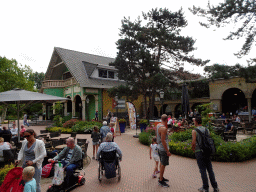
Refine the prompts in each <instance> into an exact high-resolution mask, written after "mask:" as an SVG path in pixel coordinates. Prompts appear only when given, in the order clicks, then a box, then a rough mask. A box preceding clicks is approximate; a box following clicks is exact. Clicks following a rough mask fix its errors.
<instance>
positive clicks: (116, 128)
mask: <svg viewBox="0 0 256 192" xmlns="http://www.w3.org/2000/svg"><path fill="white" fill-rule="evenodd" d="M110 123H114V124H115V126H114V136H117V134H116V133H119V135H121V131H120V128H119V123H118V118H117V117H111V119H110Z"/></svg>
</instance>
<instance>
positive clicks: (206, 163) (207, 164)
mask: <svg viewBox="0 0 256 192" xmlns="http://www.w3.org/2000/svg"><path fill="white" fill-rule="evenodd" d="M195 126H196V127H197V128H198V129H199V130H200V131H201V132H202V133H203V134H205V132H206V131H207V133H208V135H210V131H209V130H208V129H207V128H205V127H203V126H202V119H201V117H200V116H197V117H196V119H195ZM201 144H202V139H201V136H200V135H199V134H198V133H197V131H196V130H193V131H192V150H193V151H194V152H195V156H196V160H197V164H198V167H199V170H200V173H201V178H202V181H203V187H201V188H200V189H198V191H201V192H208V191H209V184H208V178H207V174H206V170H207V171H208V175H209V178H210V181H211V185H212V187H213V188H214V192H218V191H219V188H218V184H217V182H216V180H215V175H214V172H213V169H212V163H211V159H210V157H209V156H204V155H203V153H202V151H201V149H200V147H199V146H200V145H201Z"/></svg>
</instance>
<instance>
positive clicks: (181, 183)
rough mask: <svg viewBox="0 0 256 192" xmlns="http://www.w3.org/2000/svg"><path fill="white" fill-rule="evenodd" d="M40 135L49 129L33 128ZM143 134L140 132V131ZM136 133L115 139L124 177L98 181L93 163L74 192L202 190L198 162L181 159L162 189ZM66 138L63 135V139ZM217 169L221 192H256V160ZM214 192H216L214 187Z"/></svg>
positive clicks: (168, 173) (174, 162)
mask: <svg viewBox="0 0 256 192" xmlns="http://www.w3.org/2000/svg"><path fill="white" fill-rule="evenodd" d="M31 128H33V129H34V130H35V131H36V132H37V133H39V130H41V129H45V126H33V127H31ZM138 132H139V131H138ZM134 134H135V131H134V130H127V131H126V133H123V134H122V135H121V136H117V137H116V138H115V142H116V143H117V144H118V145H119V147H120V148H121V150H122V152H123V161H122V162H120V165H121V171H122V174H121V175H122V177H121V181H120V182H118V181H117V178H113V179H109V180H108V179H106V178H104V177H103V180H102V182H101V183H99V181H98V172H97V171H98V162H97V161H95V160H92V161H91V163H90V165H88V166H87V167H86V169H85V172H86V175H85V178H86V182H85V185H84V186H79V187H77V188H75V189H74V190H73V191H76V192H84V191H96V192H101V191H104V192H115V191H125V192H126V191H127V192H128V191H134V192H156V191H157V192H158V191H160V192H161V191H173V192H193V191H195V192H196V191H197V189H198V188H199V187H201V186H202V181H201V177H200V173H199V169H198V166H197V163H196V160H195V159H190V158H185V157H181V156H177V155H172V156H171V157H170V161H169V163H170V165H169V166H167V167H166V170H165V175H164V176H165V177H166V178H168V179H170V182H169V184H170V188H162V187H160V186H158V184H157V179H153V178H152V171H153V167H154V161H153V160H150V159H149V147H147V146H144V145H142V144H140V143H139V140H138V139H137V138H134V137H133V135H134ZM64 136H66V135H63V137H64ZM77 138H87V139H88V140H89V141H90V144H89V146H88V152H87V153H88V155H89V156H90V157H92V145H91V138H90V135H86V134H83V135H78V136H77ZM213 169H214V172H215V176H216V180H217V182H218V185H219V188H220V191H222V192H255V191H256V182H255V180H256V159H253V160H250V161H246V162H242V163H223V162H213ZM48 185H49V184H48V183H46V184H42V192H43V191H46V190H47V187H48ZM210 191H213V189H212V188H211V187H210Z"/></svg>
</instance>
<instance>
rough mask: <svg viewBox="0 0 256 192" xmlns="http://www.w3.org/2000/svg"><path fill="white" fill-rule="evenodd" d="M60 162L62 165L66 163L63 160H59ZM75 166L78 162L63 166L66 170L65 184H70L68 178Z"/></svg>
mask: <svg viewBox="0 0 256 192" xmlns="http://www.w3.org/2000/svg"><path fill="white" fill-rule="evenodd" d="M61 163H62V165H63V167H65V165H67V163H66V162H65V161H64V160H61ZM77 167H78V164H70V165H68V166H67V167H66V168H65V170H66V180H65V181H66V183H67V185H70V183H69V179H70V177H72V175H73V172H74V170H75V169H76V168H77Z"/></svg>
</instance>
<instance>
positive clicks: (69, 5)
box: [0, 0, 255, 74]
mask: <svg viewBox="0 0 256 192" xmlns="http://www.w3.org/2000/svg"><path fill="white" fill-rule="evenodd" d="M207 2H208V1H207V0H195V1H191V0H179V1H173V0H158V1H150V0H147V1H144V0H130V1H117V0H109V1H105V0H94V1H86V0H74V1H66V0H44V1H34V0H31V1H30V0H22V1H20V0H8V1H0V7H1V11H0V18H1V19H0V22H1V30H0V38H1V41H0V56H1V57H4V56H5V57H7V58H8V59H16V60H17V61H18V63H19V64H21V65H23V66H24V65H28V66H30V67H31V68H32V70H33V71H34V72H36V71H37V72H44V73H45V72H46V70H47V67H48V65H49V62H50V59H51V56H52V53H53V49H54V47H61V48H65V49H70V50H75V51H80V52H84V53H89V54H94V55H100V56H106V57H112V58H115V57H116V53H117V51H118V50H117V48H116V44H115V43H116V41H117V40H118V39H119V35H118V34H119V29H120V27H121V20H122V19H123V18H124V17H130V18H131V20H135V19H136V18H137V17H138V16H141V15H142V12H148V11H149V10H151V9H152V8H165V7H166V8H168V9H169V10H171V11H173V12H175V11H178V10H179V9H180V8H181V7H182V8H183V11H184V13H185V17H186V19H187V21H188V26H187V27H186V28H185V29H183V30H182V35H184V36H191V37H193V38H194V39H196V43H195V47H196V48H197V50H195V51H194V52H193V54H194V56H195V57H196V58H201V59H203V60H206V59H210V60H211V61H210V62H209V63H208V64H207V65H212V64H214V63H219V64H226V65H235V64H236V63H240V64H242V65H244V66H246V65H247V63H246V59H249V58H253V57H252V54H250V55H249V56H246V57H243V58H242V59H238V58H237V57H235V56H234V55H233V53H235V52H238V51H239V50H240V48H241V46H242V42H243V41H241V40H236V41H224V40H223V38H224V37H226V36H227V35H228V34H229V31H230V30H231V29H232V28H230V27H226V28H219V29H216V30H214V28H211V29H206V28H204V27H202V26H200V25H199V23H198V22H199V21H200V20H202V18H199V17H197V16H194V15H193V14H192V13H191V12H190V11H189V10H188V7H192V6H193V5H195V6H200V7H203V8H205V7H206V6H207ZM213 2H214V4H217V3H219V2H222V0H214V1H213ZM254 50H255V49H254ZM252 52H253V51H251V53H252ZM254 57H255V56H254ZM185 69H186V70H189V71H190V72H192V73H200V74H203V72H204V71H203V67H193V66H191V65H186V66H185Z"/></svg>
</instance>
